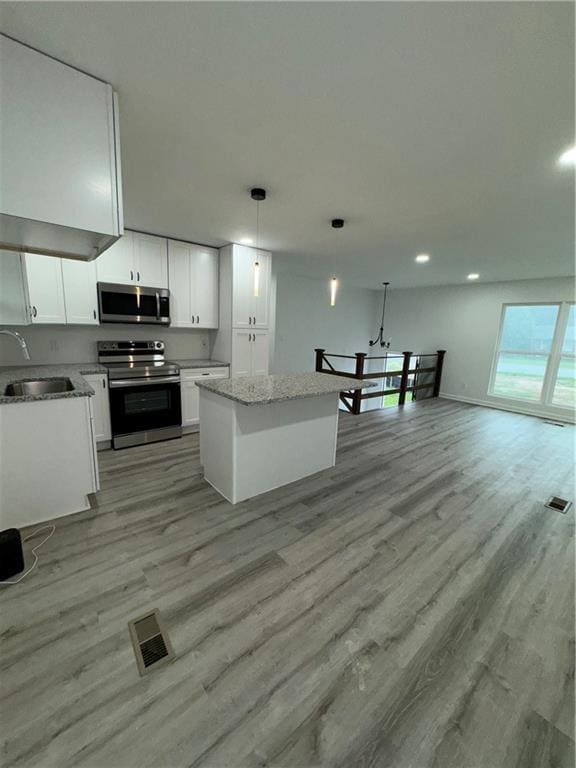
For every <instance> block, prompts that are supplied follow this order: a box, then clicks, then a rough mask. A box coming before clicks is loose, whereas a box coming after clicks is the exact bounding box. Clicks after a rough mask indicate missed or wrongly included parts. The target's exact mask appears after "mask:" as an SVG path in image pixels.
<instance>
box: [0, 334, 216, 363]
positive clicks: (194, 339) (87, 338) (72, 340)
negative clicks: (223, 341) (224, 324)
mask: <svg viewBox="0 0 576 768" xmlns="http://www.w3.org/2000/svg"><path fill="white" fill-rule="evenodd" d="M3 327H5V328H10V330H14V331H18V332H19V333H21V334H22V336H23V337H24V338H25V339H26V343H27V344H28V349H29V351H30V357H31V360H30V361H29V362H28V361H26V360H24V358H23V356H22V352H21V350H20V347H19V345H18V343H17V342H16V340H15V339H12V338H10V337H8V336H2V335H0V365H45V364H50V363H85V362H92V361H94V360H96V359H97V356H98V355H97V352H96V342H97V341H113V340H115V339H135V340H142V339H159V340H161V341H164V342H165V344H166V357H167V358H168V359H174V360H182V359H186V358H203V357H210V350H211V346H212V345H211V333H210V332H209V331H193V330H190V329H184V328H161V327H158V326H154V325H147V326H143V327H137V326H134V325H102V326H95V327H89V328H86V327H84V328H81V327H79V326H56V325H44V326H39V325H35V326H34V325H26V326H13V327H12V326H3Z"/></svg>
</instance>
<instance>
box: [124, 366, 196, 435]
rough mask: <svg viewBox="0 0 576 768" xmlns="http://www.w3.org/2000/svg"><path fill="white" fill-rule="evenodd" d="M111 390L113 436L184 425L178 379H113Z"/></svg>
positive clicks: (159, 377)
mask: <svg viewBox="0 0 576 768" xmlns="http://www.w3.org/2000/svg"><path fill="white" fill-rule="evenodd" d="M109 393H110V420H111V423H112V435H113V436H114V437H117V436H118V435H130V434H133V433H136V432H148V431H151V430H155V429H164V428H166V427H178V428H181V426H182V408H181V402H180V379H179V378H176V379H174V377H161V376H158V377H156V379H154V378H153V377H152V378H149V379H122V380H120V381H118V380H116V381H114V380H112V381H110V384H109Z"/></svg>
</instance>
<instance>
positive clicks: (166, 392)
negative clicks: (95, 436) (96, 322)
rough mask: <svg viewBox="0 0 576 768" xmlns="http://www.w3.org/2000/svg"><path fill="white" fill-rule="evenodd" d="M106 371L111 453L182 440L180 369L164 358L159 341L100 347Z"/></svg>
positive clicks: (100, 359) (105, 343)
mask: <svg viewBox="0 0 576 768" xmlns="http://www.w3.org/2000/svg"><path fill="white" fill-rule="evenodd" d="M98 362H99V363H102V364H103V365H105V366H106V367H107V368H108V381H109V394H110V419H111V423H112V444H113V446H114V448H128V447H129V446H132V445H142V444H143V443H154V442H157V441H158V440H171V439H173V438H175V437H181V435H182V411H181V404H180V366H179V365H178V364H177V363H171V362H169V361H167V360H166V359H165V358H164V342H163V341H99V342H98Z"/></svg>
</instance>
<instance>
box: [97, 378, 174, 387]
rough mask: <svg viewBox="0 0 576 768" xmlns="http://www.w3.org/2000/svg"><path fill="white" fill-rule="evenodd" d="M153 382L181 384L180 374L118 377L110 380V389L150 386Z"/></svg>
mask: <svg viewBox="0 0 576 768" xmlns="http://www.w3.org/2000/svg"><path fill="white" fill-rule="evenodd" d="M151 384H180V377H179V376H150V378H148V379H145V380H143V379H116V380H115V381H114V380H113V381H111V382H109V384H108V386H109V387H110V389H126V388H127V387H149V386H150V385H151Z"/></svg>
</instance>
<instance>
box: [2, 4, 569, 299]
mask: <svg viewBox="0 0 576 768" xmlns="http://www.w3.org/2000/svg"><path fill="white" fill-rule="evenodd" d="M1 6H2V7H1V20H2V31H4V32H6V33H7V34H10V35H12V36H14V37H16V38H17V39H20V40H22V41H23V42H26V43H28V44H30V45H33V46H35V47H36V48H38V49H40V50H43V51H45V52H46V53H49V54H51V55H54V56H56V57H58V58H61V59H62V60H64V61H67V62H69V63H70V64H72V65H75V66H77V67H80V68H82V69H84V70H86V71H89V72H91V73H93V74H95V75H97V76H99V77H101V78H103V79H105V80H108V81H109V82H111V83H112V84H113V85H114V87H115V88H116V89H117V91H118V92H119V96H120V110H121V113H120V117H121V139H122V163H123V176H124V205H125V221H126V225H127V226H129V227H133V228H139V229H144V230H146V231H150V232H156V233H159V234H167V235H173V236H176V237H181V238H186V239H190V240H194V241H198V242H203V243H209V244H213V245H222V244H224V243H225V242H228V241H231V240H238V239H239V238H241V237H242V236H245V235H251V234H253V230H254V218H255V204H254V203H253V202H252V201H251V200H250V198H249V195H248V191H247V190H248V189H249V188H250V187H251V186H254V185H256V184H258V185H261V186H264V187H266V188H267V189H268V190H269V199H268V200H267V201H266V202H265V203H263V204H262V205H261V230H262V234H261V244H262V245H263V246H265V247H268V248H270V249H271V250H272V251H274V252H275V253H278V254H282V255H283V256H284V257H285V259H288V258H290V259H293V260H294V269H298V271H299V272H308V273H310V274H318V275H324V274H330V273H331V272H332V271H336V272H337V273H338V274H339V275H341V276H342V277H344V278H346V279H348V280H350V281H351V282H354V283H355V284H358V285H365V286H370V287H375V286H377V285H379V283H380V281H381V280H384V279H387V280H391V281H392V284H393V286H396V287H398V286H408V285H430V284H445V283H458V282H465V281H466V275H467V274H468V273H469V272H471V271H475V272H479V273H480V274H481V279H482V280H488V281H492V280H506V279H518V278H537V277H544V276H560V275H570V274H573V273H574V178H573V174H572V172H571V171H570V170H568V171H566V170H563V171H561V170H559V169H558V168H557V167H556V159H557V157H558V155H559V154H560V153H561V152H562V151H563V150H564V149H566V148H567V147H568V146H570V145H571V144H572V143H573V142H574V69H573V61H574V6H573V5H572V4H571V3H563V2H555V3H542V2H535V3H531V2H523V3H506V2H503V3H491V2H490V3H484V2H477V3H464V2H462V3H454V2H447V3H444V2H438V3H411V2H398V3H392V2H390V3H361V4H357V3H354V2H350V3H340V2H337V3H297V2H285V3H275V2H272V3H235V2H232V3H224V2H222V3H220V2H215V3H209V2H208V3H171V2H147V3H137V2H126V3H123V2H115V3H97V2H93V3H81V2H80V3H69V2H64V3H57V2H49V3H44V2H42V3H35V2H26V3H20V2H17V3H10V2H3V3H2V4H1ZM334 216H342V217H344V218H345V219H346V220H347V226H346V227H345V228H344V229H343V230H339V231H338V230H332V229H331V228H330V226H329V221H330V219H331V218H333V217H334ZM422 251H426V252H429V253H430V254H431V256H432V258H431V261H430V263H429V264H427V265H422V266H421V265H416V264H415V263H414V256H415V255H416V254H417V253H419V252H422Z"/></svg>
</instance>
